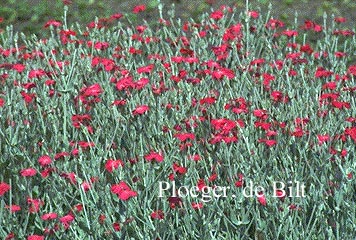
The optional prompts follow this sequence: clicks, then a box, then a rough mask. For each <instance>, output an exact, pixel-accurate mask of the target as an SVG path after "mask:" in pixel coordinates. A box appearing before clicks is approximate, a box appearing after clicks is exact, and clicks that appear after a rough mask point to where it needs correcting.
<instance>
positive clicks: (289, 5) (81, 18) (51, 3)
mask: <svg viewBox="0 0 356 240" xmlns="http://www.w3.org/2000/svg"><path fill="white" fill-rule="evenodd" d="M161 2H162V3H164V4H165V5H166V6H169V5H171V4H174V5H175V7H176V16H177V17H179V18H182V19H189V18H191V17H192V18H196V17H197V16H199V14H201V13H202V12H205V11H209V9H210V8H211V7H213V8H214V9H215V8H217V7H219V6H220V5H222V4H225V5H232V4H237V5H238V6H241V7H243V6H244V5H245V0H234V1H232V0H225V1H224V0H196V1H188V0H161ZM208 2H211V3H212V4H209V3H208ZM249 3H250V5H252V7H254V6H255V7H256V8H257V6H258V7H260V8H261V9H262V10H263V9H267V8H268V5H269V3H271V4H272V14H273V15H274V16H275V17H279V18H280V19H281V20H283V21H285V22H286V23H287V24H288V23H291V24H292V23H293V22H294V15H295V11H297V12H298V15H299V17H298V19H300V20H303V19H311V18H312V19H315V20H317V19H319V20H320V19H322V16H323V14H324V12H325V13H327V14H328V15H332V14H334V15H335V16H343V17H346V18H347V19H348V24H347V25H346V26H348V27H353V23H352V21H353V19H356V2H355V1H353V0H337V1H320V0H313V1H312V0H271V1H270V0H250V1H249ZM137 4H146V6H147V8H148V9H147V11H146V13H145V19H147V20H148V21H149V20H150V19H155V16H157V13H156V12H155V11H156V9H155V6H156V5H157V4H158V0H148V1H137V0H133V1H129V0H101V1H97V0H72V4H70V5H69V15H68V20H69V22H70V23H73V22H76V21H78V22H81V23H88V22H90V21H93V20H94V17H95V16H97V17H99V18H100V17H108V16H110V15H111V14H113V13H118V12H120V13H130V12H131V10H132V8H133V6H135V5H137ZM63 6H64V4H63V1H61V0H2V1H1V3H0V17H2V18H3V22H2V23H0V28H3V29H4V28H5V26H8V25H13V26H14V29H15V31H22V32H24V33H38V34H40V33H41V29H42V28H43V24H44V23H45V22H46V21H47V20H49V19H58V20H61V18H62V16H63Z"/></svg>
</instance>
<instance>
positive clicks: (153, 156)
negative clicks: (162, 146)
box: [144, 151, 164, 163]
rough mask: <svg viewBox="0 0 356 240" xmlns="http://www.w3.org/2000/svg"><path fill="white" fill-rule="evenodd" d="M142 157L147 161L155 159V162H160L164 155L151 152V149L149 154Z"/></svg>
mask: <svg viewBox="0 0 356 240" xmlns="http://www.w3.org/2000/svg"><path fill="white" fill-rule="evenodd" d="M144 158H145V159H146V160H147V161H149V162H150V161H152V160H155V161H156V162H159V163H160V162H162V161H163V160H164V157H163V155H162V154H161V153H158V152H153V151H151V152H150V153H149V154H147V155H145V156H144Z"/></svg>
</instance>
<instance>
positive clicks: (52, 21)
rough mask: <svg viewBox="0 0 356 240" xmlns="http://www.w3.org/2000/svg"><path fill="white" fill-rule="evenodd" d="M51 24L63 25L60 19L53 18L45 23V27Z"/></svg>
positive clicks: (55, 25) (54, 25)
mask: <svg viewBox="0 0 356 240" xmlns="http://www.w3.org/2000/svg"><path fill="white" fill-rule="evenodd" d="M49 26H53V27H60V26H62V23H61V22H60V21H57V20H53V19H52V20H49V21H47V22H46V24H45V25H44V27H45V28H48V27H49Z"/></svg>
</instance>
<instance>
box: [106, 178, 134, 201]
mask: <svg viewBox="0 0 356 240" xmlns="http://www.w3.org/2000/svg"><path fill="white" fill-rule="evenodd" d="M111 192H112V193H114V194H116V195H117V196H118V198H120V199H121V200H124V201H126V200H128V199H130V198H132V197H136V196H137V192H135V191H132V190H131V188H130V187H129V186H128V185H127V184H126V183H125V182H124V181H121V182H120V183H119V184H114V185H112V186H111Z"/></svg>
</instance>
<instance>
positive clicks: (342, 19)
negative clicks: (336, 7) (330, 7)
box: [334, 17, 346, 23]
mask: <svg viewBox="0 0 356 240" xmlns="http://www.w3.org/2000/svg"><path fill="white" fill-rule="evenodd" d="M334 21H335V22H336V23H344V22H346V18H344V17H335V18H334Z"/></svg>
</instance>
